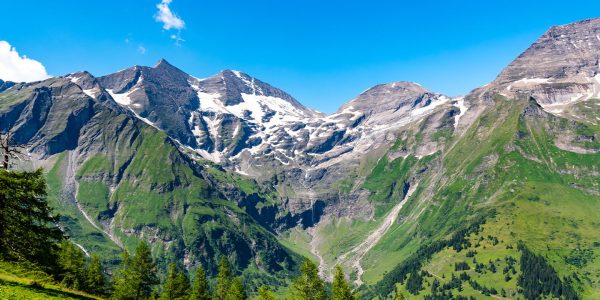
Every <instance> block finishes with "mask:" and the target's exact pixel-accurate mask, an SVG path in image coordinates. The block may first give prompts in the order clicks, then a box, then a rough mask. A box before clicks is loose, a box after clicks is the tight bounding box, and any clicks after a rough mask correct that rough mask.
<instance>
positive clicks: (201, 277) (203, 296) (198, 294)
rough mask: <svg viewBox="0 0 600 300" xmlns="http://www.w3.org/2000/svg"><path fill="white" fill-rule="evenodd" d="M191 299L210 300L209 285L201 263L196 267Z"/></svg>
mask: <svg viewBox="0 0 600 300" xmlns="http://www.w3.org/2000/svg"><path fill="white" fill-rule="evenodd" d="M190 299H191V300H210V299H212V297H211V295H210V286H209V285H208V280H206V273H205V272H204V269H203V268H202V266H201V265H199V266H198V268H197V269H196V278H195V279H194V286H193V287H192V294H191V296H190Z"/></svg>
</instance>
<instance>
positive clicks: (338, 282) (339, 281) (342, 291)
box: [331, 265, 356, 300]
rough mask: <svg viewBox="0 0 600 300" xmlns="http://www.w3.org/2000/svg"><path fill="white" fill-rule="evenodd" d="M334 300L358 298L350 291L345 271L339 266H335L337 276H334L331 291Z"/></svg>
mask: <svg viewBox="0 0 600 300" xmlns="http://www.w3.org/2000/svg"><path fill="white" fill-rule="evenodd" d="M331 299H332V300H354V299H356V297H355V296H354V294H353V293H352V289H350V285H349V284H348V282H347V281H346V277H345V276H344V271H343V270H342V268H341V267H340V266H339V265H337V266H335V274H334V276H333V286H332V289H331Z"/></svg>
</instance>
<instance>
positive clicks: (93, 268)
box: [87, 255, 106, 295]
mask: <svg viewBox="0 0 600 300" xmlns="http://www.w3.org/2000/svg"><path fill="white" fill-rule="evenodd" d="M87 291H88V292H90V293H92V294H94V295H104V294H105V293H106V277H104V272H103V271H102V264H101V263H100V259H99V258H98V256H97V255H92V260H91V261H90V265H89V266H88V269H87Z"/></svg>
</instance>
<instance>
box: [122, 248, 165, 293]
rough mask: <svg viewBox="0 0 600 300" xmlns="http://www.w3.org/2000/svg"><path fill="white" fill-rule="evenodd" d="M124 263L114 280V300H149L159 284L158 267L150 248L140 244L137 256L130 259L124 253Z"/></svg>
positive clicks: (136, 251)
mask: <svg viewBox="0 0 600 300" xmlns="http://www.w3.org/2000/svg"><path fill="white" fill-rule="evenodd" d="M123 253H124V254H123V262H122V264H121V269H119V270H118V271H117V273H116V275H115V279H114V293H113V295H112V298H113V299H147V298H148V297H150V295H151V294H152V288H153V286H154V285H156V284H158V283H159V281H158V277H157V276H156V265H155V263H154V260H153V259H152V254H151V252H150V247H149V246H148V244H147V243H146V242H144V241H142V242H140V243H139V245H138V246H137V248H136V250H135V255H134V256H133V257H129V255H128V254H127V251H125V252H123Z"/></svg>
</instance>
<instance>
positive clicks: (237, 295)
mask: <svg viewBox="0 0 600 300" xmlns="http://www.w3.org/2000/svg"><path fill="white" fill-rule="evenodd" d="M226 299H227V300H246V299H248V295H247V294H246V288H245V287H244V284H243V283H242V280H241V279H240V278H239V277H236V278H235V279H233V280H232V281H231V286H230V288H229V293H227V298H226Z"/></svg>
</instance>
